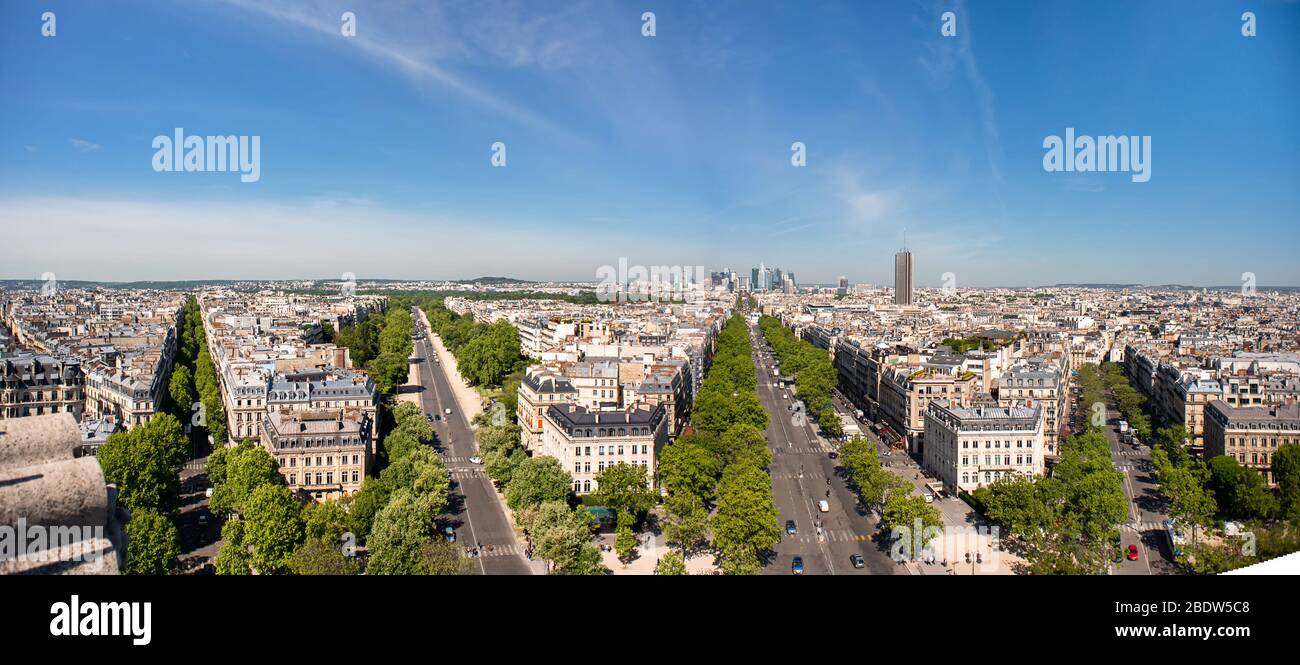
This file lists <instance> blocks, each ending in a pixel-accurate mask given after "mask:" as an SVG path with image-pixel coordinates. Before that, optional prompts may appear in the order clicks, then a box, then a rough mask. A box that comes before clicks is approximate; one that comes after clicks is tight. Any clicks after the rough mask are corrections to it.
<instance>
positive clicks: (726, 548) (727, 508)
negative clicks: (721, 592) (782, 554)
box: [657, 316, 781, 575]
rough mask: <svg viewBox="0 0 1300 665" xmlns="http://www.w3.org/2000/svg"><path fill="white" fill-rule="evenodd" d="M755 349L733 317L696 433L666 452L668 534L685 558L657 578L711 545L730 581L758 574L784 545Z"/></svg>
mask: <svg viewBox="0 0 1300 665" xmlns="http://www.w3.org/2000/svg"><path fill="white" fill-rule="evenodd" d="M757 386H758V377H757V372H756V370H755V369H754V361H753V348H752V346H751V345H750V343H749V331H748V329H747V327H746V326H745V323H744V319H743V318H742V317H740V316H733V317H732V318H731V319H729V320H728V321H727V323H726V325H724V326H723V329H722V331H721V332H720V333H719V334H718V338H717V342H716V351H715V353H714V357H713V362H712V364H711V365H710V367H709V373H708V376H707V377H706V378H705V380H704V384H703V385H702V386H701V388H700V392H699V394H698V395H697V396H696V398H695V404H694V406H693V408H692V412H691V423H692V426H693V428H694V430H693V431H691V432H689V433H687V434H686V435H684V436H681V437H679V438H678V439H677V440H676V441H674V442H673V443H670V444H669V445H668V446H666V447H665V448H664V449H663V451H662V453H661V454H660V458H659V483H660V486H661V487H662V488H663V489H664V491H665V492H666V493H667V499H666V501H665V509H666V511H665V512H666V520H665V524H664V532H665V535H666V536H667V537H668V540H669V542H671V543H674V544H676V545H677V547H678V548H679V550H680V551H679V552H675V553H671V554H669V555H666V556H665V557H664V558H661V559H660V561H659V565H658V567H657V572H659V573H661V574H679V573H684V572H685V570H686V569H685V565H684V560H685V559H686V558H687V557H689V556H690V555H691V554H692V553H693V552H695V551H697V550H698V549H700V548H702V547H704V546H706V545H708V543H709V542H710V539H711V540H712V548H713V549H714V551H716V552H717V553H718V555H719V557H720V558H721V562H722V570H723V571H724V572H726V573H728V574H737V575H748V574H756V573H758V572H759V571H760V570H761V568H762V558H763V557H764V556H765V555H766V554H767V553H768V552H770V551H771V550H772V548H773V547H775V546H776V545H777V543H779V542H780V541H781V530H780V527H779V526H778V524H777V509H776V505H775V503H774V502H773V499H772V479H771V477H770V476H769V475H768V473H767V467H768V466H769V465H770V464H771V463H772V452H771V450H770V449H769V448H768V446H767V439H766V438H765V437H764V435H763V432H764V431H765V430H766V429H767V426H768V415H767V412H766V411H765V410H764V409H763V405H762V403H761V402H759V400H758V395H757V394H756V393H755V389H756V388H757Z"/></svg>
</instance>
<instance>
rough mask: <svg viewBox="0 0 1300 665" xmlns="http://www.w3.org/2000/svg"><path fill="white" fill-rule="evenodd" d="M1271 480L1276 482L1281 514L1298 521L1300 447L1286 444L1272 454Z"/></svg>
mask: <svg viewBox="0 0 1300 665" xmlns="http://www.w3.org/2000/svg"><path fill="white" fill-rule="evenodd" d="M1273 479H1274V481H1276V482H1277V491H1278V500H1279V502H1280V503H1281V508H1282V514H1283V515H1285V516H1286V518H1287V519H1289V520H1292V521H1300V445H1296V444H1294V443H1288V444H1285V445H1282V446H1279V447H1278V449H1277V452H1275V453H1273Z"/></svg>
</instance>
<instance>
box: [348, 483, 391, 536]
mask: <svg viewBox="0 0 1300 665" xmlns="http://www.w3.org/2000/svg"><path fill="white" fill-rule="evenodd" d="M391 495H392V489H391V488H390V487H389V486H388V485H387V484H386V483H384V482H383V481H381V480H379V479H378V478H366V479H365V480H362V481H361V489H359V490H357V491H356V493H354V494H353V495H352V496H351V497H349V503H350V505H349V506H348V526H349V528H350V529H351V531H352V533H353V534H355V535H356V537H357V543H359V544H363V545H364V544H366V543H367V540H368V539H369V537H370V530H371V527H373V526H374V522H375V516H376V515H378V514H379V511H381V510H383V509H384V506H386V505H388V499H389V497H390V496H391Z"/></svg>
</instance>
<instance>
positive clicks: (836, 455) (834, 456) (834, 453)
mask: <svg viewBox="0 0 1300 665" xmlns="http://www.w3.org/2000/svg"><path fill="white" fill-rule="evenodd" d="M839 456H840V454H839V453H837V452H835V451H834V450H832V451H831V452H830V458H831V459H839Z"/></svg>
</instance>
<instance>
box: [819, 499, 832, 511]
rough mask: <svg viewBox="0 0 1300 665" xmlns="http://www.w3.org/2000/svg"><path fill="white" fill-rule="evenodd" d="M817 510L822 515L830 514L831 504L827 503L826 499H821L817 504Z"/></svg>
mask: <svg viewBox="0 0 1300 665" xmlns="http://www.w3.org/2000/svg"><path fill="white" fill-rule="evenodd" d="M817 510H818V511H820V512H823V513H829V512H831V504H829V503H827V502H826V499H822V500H821V501H818V502H817Z"/></svg>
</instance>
